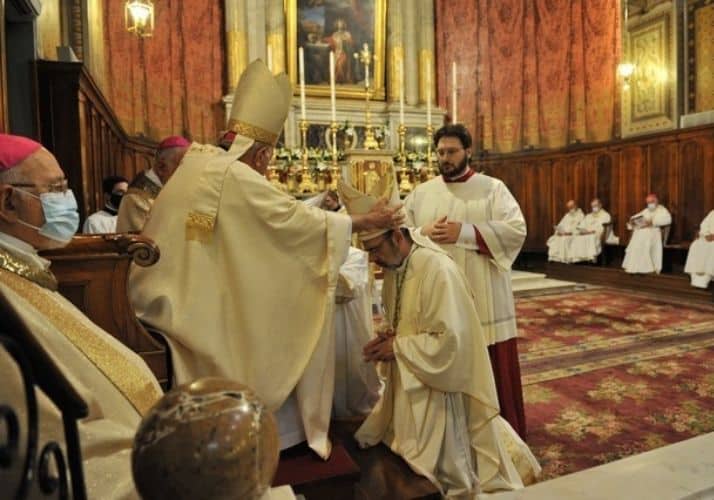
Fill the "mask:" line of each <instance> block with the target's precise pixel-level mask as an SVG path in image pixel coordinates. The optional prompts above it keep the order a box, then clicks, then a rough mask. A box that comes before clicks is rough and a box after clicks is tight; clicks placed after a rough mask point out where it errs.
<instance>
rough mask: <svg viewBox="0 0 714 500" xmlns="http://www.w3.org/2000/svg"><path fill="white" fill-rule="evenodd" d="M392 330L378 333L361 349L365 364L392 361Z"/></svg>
mask: <svg viewBox="0 0 714 500" xmlns="http://www.w3.org/2000/svg"><path fill="white" fill-rule="evenodd" d="M394 335H395V334H394V330H392V329H389V330H384V331H378V332H377V336H376V337H375V338H373V339H372V340H370V341H369V342H367V344H366V345H365V346H364V348H363V349H362V356H363V357H364V360H365V362H368V363H369V362H377V361H385V362H388V361H394Z"/></svg>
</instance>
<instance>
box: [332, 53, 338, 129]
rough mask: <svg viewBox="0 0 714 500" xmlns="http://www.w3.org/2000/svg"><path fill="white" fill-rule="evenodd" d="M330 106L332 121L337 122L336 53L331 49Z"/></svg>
mask: <svg viewBox="0 0 714 500" xmlns="http://www.w3.org/2000/svg"><path fill="white" fill-rule="evenodd" d="M330 106H331V109H332V121H333V122H337V104H336V102H335V53H334V52H333V51H330Z"/></svg>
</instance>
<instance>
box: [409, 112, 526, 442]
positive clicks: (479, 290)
mask: <svg viewBox="0 0 714 500" xmlns="http://www.w3.org/2000/svg"><path fill="white" fill-rule="evenodd" d="M434 143H435V146H436V153H437V156H438V160H439V171H440V172H441V176H439V177H435V178H434V179H432V180H430V181H428V182H425V183H423V184H420V185H419V186H418V187H417V188H416V189H415V190H414V191H413V192H412V193H411V194H410V195H409V196H408V197H407V199H406V200H405V203H404V206H405V209H406V215H407V224H408V225H410V226H416V227H421V229H422V234H424V235H426V236H428V237H429V238H431V240H432V241H434V242H435V243H438V244H439V245H440V246H441V247H442V248H443V249H444V250H446V251H447V252H448V253H449V255H451V257H452V258H453V259H454V260H455V261H456V264H457V265H458V266H459V268H460V269H461V271H462V272H463V273H464V275H465V276H466V279H467V281H468V283H469V285H470V286H471V288H472V289H473V291H474V295H475V300H476V308H477V311H478V317H479V318H480V321H481V327H482V330H483V332H484V334H485V336H486V344H487V345H488V352H489V355H490V357H491V364H492V365H493V373H494V376H495V379H496V388H497V390H498V400H499V403H500V408H501V414H502V415H503V416H504V417H505V418H506V420H508V422H509V423H510V424H511V426H512V427H513V428H514V429H515V430H516V431H517V432H518V433H519V434H520V435H521V436H522V437H525V434H526V422H525V415H524V412H523V392H522V388H521V373H520V372H521V370H520V365H519V362H518V348H517V345H516V335H517V330H516V314H515V306H514V302H513V291H512V289H511V265H512V264H513V261H514V260H515V259H516V257H517V256H518V253H519V252H520V250H521V247H522V246H523V242H524V240H525V238H526V222H525V219H524V218H523V214H522V213H521V209H520V207H519V206H518V202H517V201H516V200H515V198H514V197H513V195H512V194H511V193H510V191H509V190H508V188H507V187H506V185H505V184H504V183H503V182H501V181H500V180H498V179H494V178H493V177H489V176H487V175H484V174H480V173H479V174H477V173H476V172H475V171H474V170H472V169H471V168H470V167H469V159H470V157H471V135H470V134H469V131H468V130H467V129H466V127H464V126H463V125H459V124H455V125H446V126H444V127H442V128H440V129H439V130H438V131H437V132H436V135H435V136H434Z"/></svg>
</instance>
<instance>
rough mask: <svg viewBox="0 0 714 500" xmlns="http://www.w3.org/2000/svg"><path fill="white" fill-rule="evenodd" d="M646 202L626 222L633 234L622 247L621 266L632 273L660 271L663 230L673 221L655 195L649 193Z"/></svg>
mask: <svg viewBox="0 0 714 500" xmlns="http://www.w3.org/2000/svg"><path fill="white" fill-rule="evenodd" d="M646 202H647V208H645V209H644V210H642V211H641V212H639V213H637V214H635V215H633V216H632V217H630V220H629V221H628V222H627V229H629V230H630V231H632V237H631V238H630V243H628V244H627V248H626V249H625V259H624V260H623V261H622V267H623V268H624V269H625V272H627V273H631V274H637V273H640V274H646V273H658V274H659V272H660V271H661V270H662V246H663V243H662V234H663V233H662V231H663V228H664V227H665V226H669V225H670V224H671V223H672V215H671V214H670V213H669V210H667V209H666V208H665V207H663V206H662V205H660V204H659V201H658V199H657V195H655V194H652V193H650V194H648V195H647V198H646Z"/></svg>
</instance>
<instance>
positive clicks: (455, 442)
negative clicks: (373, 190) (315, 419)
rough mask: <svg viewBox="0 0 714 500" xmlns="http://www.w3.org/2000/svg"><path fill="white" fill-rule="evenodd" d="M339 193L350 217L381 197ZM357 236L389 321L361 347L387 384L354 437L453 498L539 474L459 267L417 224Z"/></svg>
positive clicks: (344, 188)
mask: <svg viewBox="0 0 714 500" xmlns="http://www.w3.org/2000/svg"><path fill="white" fill-rule="evenodd" d="M340 194H341V195H343V196H341V197H342V199H343V202H344V203H345V205H346V206H347V210H348V212H349V213H353V214H354V213H365V212H367V211H369V210H370V208H371V206H372V205H374V204H375V203H376V201H377V198H376V197H374V196H370V195H368V194H362V193H360V192H359V191H357V190H355V189H354V188H352V187H351V186H349V185H345V184H342V185H341V186H340ZM359 237H360V239H361V240H362V244H363V246H364V248H365V250H367V251H368V252H369V255H370V260H371V261H374V262H376V263H377V264H378V265H380V266H381V267H382V269H383V270H384V287H383V289H382V290H383V291H382V294H383V296H382V298H383V301H384V305H385V320H386V325H385V327H383V328H382V329H381V331H380V333H379V336H378V337H377V338H376V339H374V340H373V341H371V342H369V343H368V344H367V345H366V346H365V348H364V355H365V358H366V359H367V360H369V361H373V362H376V363H377V364H378V369H379V373H380V376H381V378H382V380H383V383H384V390H383V392H382V395H381V398H380V400H379V402H378V403H377V405H376V406H375V407H374V409H373V411H372V412H371V413H370V415H369V416H368V417H367V419H366V420H365V421H364V423H363V424H362V426H361V427H360V428H359V430H358V431H357V433H356V434H355V438H356V439H357V441H358V443H359V444H360V445H361V446H363V447H368V446H374V445H376V444H378V443H380V442H383V443H384V444H386V445H387V446H389V447H390V448H391V449H392V451H394V453H396V454H398V455H400V456H402V458H404V460H405V461H406V462H407V463H408V464H409V466H410V467H411V468H412V470H414V471H415V472H416V473H418V474H421V475H423V476H425V477H426V478H427V479H429V480H430V481H431V482H432V483H433V484H434V485H435V486H436V487H437V488H438V489H439V491H440V493H441V494H442V495H444V496H446V497H447V498H473V496H474V495H475V494H477V493H479V492H489V491H497V490H512V489H518V488H522V487H523V486H524V484H528V483H529V482H531V481H533V480H534V479H535V477H536V476H537V475H538V473H539V471H540V467H539V465H538V462H537V461H536V459H535V457H533V455H532V454H531V452H530V450H529V449H528V447H527V446H526V445H525V443H524V442H523V441H522V440H521V439H520V438H519V437H518V434H517V433H516V432H515V431H514V430H513V428H512V427H511V426H510V425H509V423H508V422H507V421H506V420H505V419H504V418H503V417H501V416H500V415H499V405H498V394H497V392H496V384H495V381H494V377H493V372H492V369H491V364H490V362H489V355H488V349H487V346H486V336H485V334H484V332H483V329H482V327H481V321H480V319H479V316H478V312H477V310H476V304H475V302H474V294H473V291H472V289H471V287H470V286H469V284H468V282H467V281H466V278H465V276H464V274H463V273H462V272H461V270H460V269H459V266H458V265H457V264H456V263H455V262H454V260H453V259H452V257H451V256H450V255H449V252H448V251H447V250H445V249H443V248H441V247H440V246H439V245H438V244H436V243H435V242H433V241H432V240H431V239H429V238H427V237H426V236H424V235H423V234H421V230H419V229H407V228H404V227H402V228H398V229H390V230H371V231H363V232H360V233H359Z"/></svg>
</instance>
